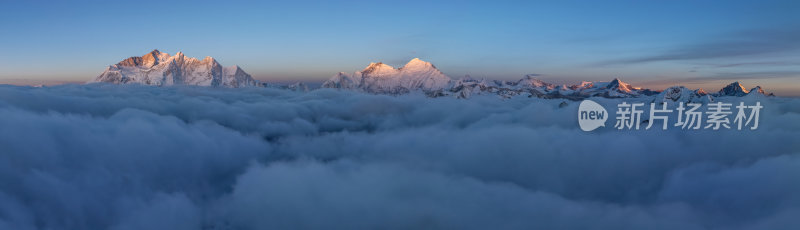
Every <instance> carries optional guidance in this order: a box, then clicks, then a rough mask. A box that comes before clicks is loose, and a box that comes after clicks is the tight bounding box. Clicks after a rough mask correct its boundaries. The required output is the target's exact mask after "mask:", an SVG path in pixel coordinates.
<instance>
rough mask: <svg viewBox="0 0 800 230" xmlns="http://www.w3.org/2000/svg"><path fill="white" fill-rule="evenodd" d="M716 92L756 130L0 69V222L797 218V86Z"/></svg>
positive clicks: (790, 224) (397, 224)
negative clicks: (12, 82) (585, 124)
mask: <svg viewBox="0 0 800 230" xmlns="http://www.w3.org/2000/svg"><path fill="white" fill-rule="evenodd" d="M596 100H597V101H598V102H600V103H601V104H604V105H606V107H607V108H612V106H613V105H615V104H616V103H618V102H619V101H618V100H612V99H596ZM728 100H732V101H737V102H738V100H745V101H747V102H748V103H750V102H752V101H756V100H758V101H760V102H761V103H762V104H763V105H764V106H765V108H764V110H763V111H762V113H761V118H760V121H761V125H760V127H759V129H758V130H754V131H751V130H743V131H735V130H724V131H711V130H702V131H684V130H680V129H677V128H671V129H670V130H667V131H662V130H647V131H645V130H640V131H618V130H613V129H610V128H608V127H607V128H605V129H600V130H596V131H594V132H588V133H587V132H583V131H581V130H580V129H579V128H578V125H577V118H576V117H577V115H576V113H577V104H578V103H574V102H567V103H568V104H567V106H566V107H563V108H560V106H559V104H560V103H561V102H562V101H561V100H543V99H535V98H534V99H531V98H513V99H508V100H502V99H499V98H495V97H488V96H487V97H475V98H472V99H469V100H459V99H452V98H436V99H431V98H425V97H424V96H421V95H408V96H398V97H392V96H380V95H366V94H359V93H352V92H346V91H336V90H315V91H312V92H309V93H299V92H292V91H284V90H275V89H256V88H252V89H210V88H198V87H165V88H158V87H146V86H133V85H128V86H115V85H67V86H57V87H44V88H30V87H16V86H0V182H2V183H0V229H269V228H277V229H320V228H325V229H330V228H333V229H376V228H379V229H418V228H425V229H531V228H543V229H585V228H593V229H781V228H783V229H793V228H796V226H799V225H800V220H798V219H797V218H796V216H798V215H800V196H798V195H797V194H800V180H797V178H795V177H796V175H800V143H798V142H797V141H796V139H797V137H800V100H798V99H789V98H763V97H761V98H753V97H746V98H730V99H728ZM611 122H613V119H612V121H610V122H609V123H611Z"/></svg>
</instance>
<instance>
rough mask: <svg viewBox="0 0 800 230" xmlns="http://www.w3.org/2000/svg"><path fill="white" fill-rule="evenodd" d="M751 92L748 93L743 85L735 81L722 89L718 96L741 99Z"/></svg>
mask: <svg viewBox="0 0 800 230" xmlns="http://www.w3.org/2000/svg"><path fill="white" fill-rule="evenodd" d="M749 92H750V91H748V90H747V89H746V88H745V87H744V86H743V85H742V84H741V83H739V82H738V81H735V82H733V83H730V84H728V85H727V86H725V87H723V88H722V89H720V90H719V92H717V96H737V97H741V96H744V95H747V94H748V93H749Z"/></svg>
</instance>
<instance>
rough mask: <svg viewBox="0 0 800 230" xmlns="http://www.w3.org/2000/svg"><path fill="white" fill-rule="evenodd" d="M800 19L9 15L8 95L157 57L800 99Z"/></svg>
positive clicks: (273, 8)
mask: <svg viewBox="0 0 800 230" xmlns="http://www.w3.org/2000/svg"><path fill="white" fill-rule="evenodd" d="M556 2H557V3H556ZM798 12H800V2H798V1H549V2H537V1H347V2H336V1H279V2H278V1H276V2H269V1H214V2H210V1H209V2H203V1H169V2H167V1H121V2H110V1H71V2H62V1H2V3H0V31H3V33H2V36H0V82H11V83H13V82H25V81H56V82H57V81H86V80H89V79H92V78H93V77H95V76H96V75H98V74H99V73H100V72H102V70H103V69H104V68H105V67H106V66H108V65H110V64H114V63H116V62H118V61H120V60H122V59H124V58H126V57H129V56H134V55H136V56H139V55H142V54H145V53H147V52H149V51H150V50H153V49H159V50H161V51H164V52H167V53H170V54H174V53H175V52H178V51H182V52H184V53H185V54H186V55H188V56H194V57H205V56H213V57H215V58H217V59H218V60H219V61H220V62H221V63H222V64H223V65H234V64H237V65H240V66H242V68H244V69H245V70H246V71H247V72H249V73H250V74H251V75H253V76H254V77H256V78H257V79H260V80H267V81H269V80H272V81H322V80H324V79H327V78H328V77H330V76H332V75H333V74H335V73H336V72H340V71H345V72H352V71H356V70H360V69H362V68H364V67H365V66H366V65H367V64H369V62H378V61H383V62H385V63H388V64H391V65H395V66H399V65H402V64H404V63H405V62H407V61H408V60H410V59H411V58H414V57H419V58H421V59H423V60H426V61H430V62H432V63H433V64H435V65H436V66H437V67H438V68H439V69H440V70H442V71H443V72H445V73H446V74H448V75H449V76H451V77H461V76H463V75H465V74H469V75H471V76H473V77H486V78H490V79H519V78H520V77H522V76H523V75H525V74H539V75H540V78H542V79H543V80H546V81H551V82H555V83H576V82H577V81H580V80H593V81H594V80H609V79H611V78H613V77H620V78H622V79H623V80H625V81H627V82H630V83H633V84H635V85H641V86H645V87H652V88H663V87H665V86H668V85H675V84H682V85H687V86H690V87H693V88H698V87H703V88H706V89H707V90H709V91H714V90H718V88H719V87H722V85H723V84H725V83H729V82H732V81H740V82H742V83H743V84H745V86H747V87H753V86H755V85H762V86H764V87H765V88H767V89H768V90H771V91H775V92H777V93H779V94H781V95H795V96H797V95H800V13H798Z"/></svg>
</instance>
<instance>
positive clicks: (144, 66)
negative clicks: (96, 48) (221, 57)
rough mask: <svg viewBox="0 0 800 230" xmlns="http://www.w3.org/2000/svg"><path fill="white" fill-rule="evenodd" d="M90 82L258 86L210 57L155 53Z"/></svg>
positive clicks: (110, 68)
mask: <svg viewBox="0 0 800 230" xmlns="http://www.w3.org/2000/svg"><path fill="white" fill-rule="evenodd" d="M93 82H106V83H114V84H144V85H156V86H168V85H197V86H214V87H229V88H238V87H246V86H257V85H258V82H256V81H255V80H254V79H253V77H251V76H250V74H247V73H246V72H244V70H242V69H241V68H239V67H238V66H230V67H222V65H220V64H219V62H217V60H215V59H214V58H212V57H205V58H204V59H202V60H198V59H197V58H192V57H186V56H185V55H184V54H183V53H182V52H178V53H176V54H175V55H174V56H170V55H169V54H167V53H163V52H161V51H158V50H153V51H151V52H150V53H147V54H145V55H142V56H141V57H130V58H127V59H125V60H122V61H121V62H119V63H117V64H114V65H111V66H108V68H106V70H105V71H103V73H102V74H100V75H99V76H97V78H95V79H94V80H92V81H90V82H89V83H93Z"/></svg>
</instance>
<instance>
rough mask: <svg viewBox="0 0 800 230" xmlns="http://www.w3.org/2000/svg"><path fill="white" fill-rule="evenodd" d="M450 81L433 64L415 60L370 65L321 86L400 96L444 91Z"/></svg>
mask: <svg viewBox="0 0 800 230" xmlns="http://www.w3.org/2000/svg"><path fill="white" fill-rule="evenodd" d="M449 83H450V78H449V77H447V76H446V75H444V73H442V72H441V71H439V70H438V69H436V67H435V66H433V64H431V63H429V62H426V61H422V60H420V59H419V58H414V59H412V60H411V61H409V62H408V63H406V64H405V65H404V66H403V67H401V68H394V67H392V66H390V65H387V64H384V63H382V62H377V63H375V62H372V63H370V64H369V65H368V66H367V67H366V68H364V69H363V70H361V71H359V72H355V73H353V74H352V75H349V74H346V73H339V74H337V75H335V76H333V77H331V78H330V79H329V80H328V81H326V82H325V83H323V84H322V87H324V88H346V89H358V90H362V91H366V92H370V93H388V94H400V93H406V92H410V91H415V90H422V91H425V92H430V91H435V90H438V89H443V88H444V87H446V86H447V85H448V84H449Z"/></svg>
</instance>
